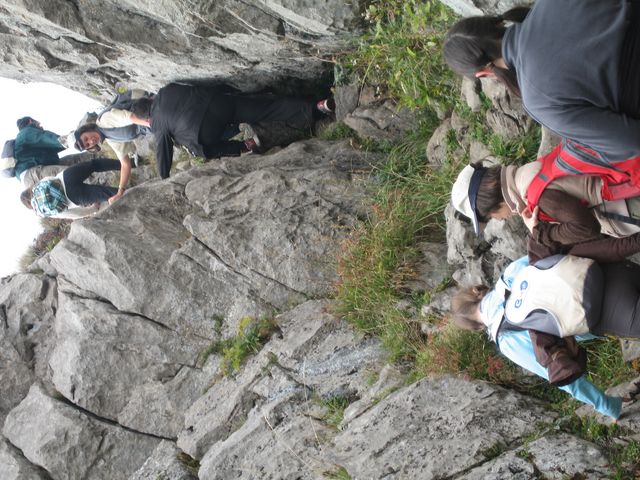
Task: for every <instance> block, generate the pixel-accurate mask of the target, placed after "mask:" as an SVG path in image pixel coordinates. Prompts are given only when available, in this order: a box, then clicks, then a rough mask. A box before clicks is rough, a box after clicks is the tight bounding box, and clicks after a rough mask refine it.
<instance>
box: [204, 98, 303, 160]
mask: <svg viewBox="0 0 640 480" xmlns="http://www.w3.org/2000/svg"><path fill="white" fill-rule="evenodd" d="M313 110H314V104H313V102H311V101H310V100H305V99H302V98H295V97H274V96H245V95H230V94H221V95H216V96H215V97H214V99H213V100H212V102H211V103H210V104H209V107H208V109H207V112H206V114H205V116H204V118H203V120H202V123H201V124H200V129H199V131H198V142H199V143H200V144H201V145H202V149H203V151H204V154H205V157H206V158H216V157H224V156H237V155H240V153H242V152H243V151H245V145H244V142H241V141H236V140H226V138H229V137H228V134H227V135H225V133H226V132H227V131H228V129H229V128H230V126H231V127H232V128H233V126H237V125H238V124H239V123H249V124H264V123H270V122H284V123H285V124H286V125H288V126H291V127H293V128H298V129H306V128H311V126H312V124H313V118H312V117H313ZM225 137H226V138H225Z"/></svg>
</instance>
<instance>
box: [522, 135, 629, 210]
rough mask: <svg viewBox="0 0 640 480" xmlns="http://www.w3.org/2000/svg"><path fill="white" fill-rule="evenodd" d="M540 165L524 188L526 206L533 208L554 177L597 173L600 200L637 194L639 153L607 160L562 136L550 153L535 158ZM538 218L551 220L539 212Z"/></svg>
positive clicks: (618, 198) (616, 198)
mask: <svg viewBox="0 0 640 480" xmlns="http://www.w3.org/2000/svg"><path fill="white" fill-rule="evenodd" d="M538 161H539V162H542V168H541V169H540V171H539V172H538V174H537V175H536V176H535V177H534V178H533V180H532V181H531V183H530V184H529V186H528V187H527V205H528V206H529V208H530V209H531V211H533V209H534V208H535V207H536V206H537V205H538V203H539V201H540V197H541V196H542V192H544V190H545V189H546V188H547V187H548V186H549V184H550V183H551V182H553V181H554V180H556V179H557V178H561V177H566V176H569V175H598V176H599V177H600V178H601V179H602V190H601V192H600V193H601V195H602V199H603V200H622V199H624V198H631V197H636V196H638V195H640V156H638V157H633V158H631V159H629V160H624V161H622V162H616V163H611V162H609V161H607V160H605V159H604V158H603V157H602V156H601V155H600V154H598V153H597V152H595V151H594V150H590V149H588V148H585V147H583V146H582V145H579V144H577V143H575V142H573V141H571V140H567V139H564V140H563V141H562V142H561V143H560V144H559V145H558V146H557V147H556V148H554V149H553V151H552V152H551V153H549V154H548V155H545V156H544V157H541V158H539V159H538ZM539 217H540V219H541V220H545V221H553V219H552V218H551V217H549V216H548V215H546V214H545V213H543V212H540V213H539Z"/></svg>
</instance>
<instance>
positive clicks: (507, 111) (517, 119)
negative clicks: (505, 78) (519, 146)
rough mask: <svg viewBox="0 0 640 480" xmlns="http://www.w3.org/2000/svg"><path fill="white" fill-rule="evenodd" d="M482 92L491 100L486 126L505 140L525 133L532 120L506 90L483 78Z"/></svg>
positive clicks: (519, 102) (498, 83)
mask: <svg viewBox="0 0 640 480" xmlns="http://www.w3.org/2000/svg"><path fill="white" fill-rule="evenodd" d="M481 82H482V91H483V92H484V93H485V95H487V97H489V99H490V100H491V104H492V108H491V109H489V111H488V112H487V115H486V120H487V124H488V125H489V127H490V128H491V129H492V130H493V131H494V132H495V133H496V134H498V135H499V136H501V137H503V138H505V139H513V138H517V137H519V136H520V135H523V134H524V133H526V132H527V131H528V130H529V129H530V128H531V127H532V126H533V120H531V118H530V117H529V116H528V115H527V114H526V113H525V111H524V109H523V108H522V102H521V101H520V99H519V98H517V97H515V96H514V95H512V94H511V93H510V92H509V91H508V90H507V88H506V87H505V86H504V85H503V84H501V83H500V82H497V81H495V80H491V79H487V78H483V79H481Z"/></svg>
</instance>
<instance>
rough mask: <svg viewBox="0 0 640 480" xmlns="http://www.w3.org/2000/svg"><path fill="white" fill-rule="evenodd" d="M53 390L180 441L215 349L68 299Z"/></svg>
mask: <svg viewBox="0 0 640 480" xmlns="http://www.w3.org/2000/svg"><path fill="white" fill-rule="evenodd" d="M59 298H60V310H59V311H58V316H57V321H56V328H55V334H56V346H55V349H54V350H53V352H52V355H51V358H50V360H49V363H50V366H51V370H52V372H53V373H52V377H53V383H54V385H55V387H56V389H57V391H58V392H60V393H61V394H62V395H64V396H65V397H66V398H67V399H68V400H69V401H70V402H73V403H74V404H76V405H78V406H80V407H82V408H83V409H85V410H88V411H90V412H92V413H94V414H95V415H97V416H99V417H102V418H108V419H110V420H113V421H117V422H118V423H119V424H121V425H123V426H126V427H128V428H131V429H133V430H136V431H139V432H145V433H149V434H152V435H155V436H158V437H165V438H176V437H177V435H178V431H179V430H180V429H181V428H182V424H183V415H184V411H185V410H186V409H187V408H188V407H189V406H190V405H191V404H192V403H193V402H194V401H195V400H196V399H197V398H198V397H199V396H200V394H201V393H202V390H203V388H204V387H205V385H206V383H207V381H208V379H207V378H205V376H204V373H203V372H202V369H201V368H198V367H197V366H196V361H197V359H198V355H199V353H200V352H201V351H202V350H204V349H205V348H206V347H207V345H208V343H209V342H208V341H207V340H205V339H203V338H200V337H195V336H193V335H192V336H186V335H184V336H181V335H178V334H176V332H174V331H171V330H169V329H168V328H166V327H163V326H161V325H159V324H157V323H155V322H152V321H150V320H148V319H146V318H144V317H140V316H136V315H130V314H125V313H121V312H119V311H118V310H116V309H115V308H114V307H113V306H112V305H109V304H107V303H105V302H100V301H97V300H91V299H83V298H80V297H77V296H70V295H68V294H65V293H61V294H60V297H59Z"/></svg>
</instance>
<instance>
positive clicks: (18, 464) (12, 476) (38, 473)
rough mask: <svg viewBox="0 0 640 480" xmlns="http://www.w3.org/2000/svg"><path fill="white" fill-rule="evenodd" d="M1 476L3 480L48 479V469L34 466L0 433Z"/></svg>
mask: <svg viewBox="0 0 640 480" xmlns="http://www.w3.org/2000/svg"><path fill="white" fill-rule="evenodd" d="M0 478H2V480H47V479H49V478H50V477H49V476H48V475H47V473H46V471H44V470H43V469H41V468H38V467H36V466H34V465H33V464H31V463H29V461H28V460H27V459H26V458H24V456H23V455H22V453H21V452H20V451H19V450H18V449H17V448H15V447H13V446H12V445H11V444H10V443H8V442H7V441H6V440H4V438H3V437H2V435H0Z"/></svg>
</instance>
